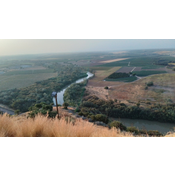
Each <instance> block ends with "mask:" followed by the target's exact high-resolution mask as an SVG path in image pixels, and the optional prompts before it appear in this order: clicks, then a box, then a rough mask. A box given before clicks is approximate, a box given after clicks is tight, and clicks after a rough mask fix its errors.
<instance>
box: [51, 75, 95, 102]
mask: <svg viewBox="0 0 175 175" xmlns="http://www.w3.org/2000/svg"><path fill="white" fill-rule="evenodd" d="M87 75H88V76H87V77H85V78H81V79H78V80H77V81H75V82H73V83H71V84H70V85H68V86H66V87H65V88H64V89H63V90H61V91H60V92H58V93H57V101H58V104H60V105H62V104H63V103H64V92H65V91H66V89H67V88H68V87H70V86H71V85H72V84H74V83H81V82H83V81H84V80H86V79H89V78H91V77H93V76H94V74H92V73H90V72H87ZM53 101H54V104H56V102H55V99H54V98H53Z"/></svg>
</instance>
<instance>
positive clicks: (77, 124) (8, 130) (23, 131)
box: [0, 110, 175, 137]
mask: <svg viewBox="0 0 175 175" xmlns="http://www.w3.org/2000/svg"><path fill="white" fill-rule="evenodd" d="M60 114H61V117H62V118H61V119H60V120H59V119H57V118H55V119H51V118H48V117H47V115H46V116H44V115H41V114H38V115H37V116H36V117H35V118H34V119H32V118H27V117H26V116H27V113H26V114H25V115H23V116H10V117H9V115H7V114H4V115H0V137H136V136H135V135H134V134H133V133H130V132H122V131H120V129H116V128H111V129H109V128H108V127H103V126H97V125H95V124H93V123H90V122H88V121H84V120H82V119H76V120H75V119H74V118H72V115H71V114H69V113H68V112H65V111H64V110H62V111H61V113H60ZM139 136H141V137H142V136H143V135H139ZM147 136H148V135H147ZM174 136H175V133H167V134H166V135H165V137H174ZM137 137H138V135H137Z"/></svg>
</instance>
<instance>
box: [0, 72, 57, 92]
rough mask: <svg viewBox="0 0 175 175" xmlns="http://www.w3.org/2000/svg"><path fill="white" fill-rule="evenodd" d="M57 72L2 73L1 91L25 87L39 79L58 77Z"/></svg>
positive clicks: (0, 76)
mask: <svg viewBox="0 0 175 175" xmlns="http://www.w3.org/2000/svg"><path fill="white" fill-rule="evenodd" d="M56 76H57V73H39V74H38V73H34V74H19V75H8V76H7V75H0V91H2V90H8V89H13V88H23V87H27V86H30V85H32V84H34V83H35V82H37V81H42V80H47V79H49V78H53V77H56Z"/></svg>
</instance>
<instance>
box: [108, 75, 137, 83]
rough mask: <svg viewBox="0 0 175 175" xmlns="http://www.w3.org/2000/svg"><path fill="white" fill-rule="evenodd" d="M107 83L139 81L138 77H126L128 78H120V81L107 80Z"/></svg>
mask: <svg viewBox="0 0 175 175" xmlns="http://www.w3.org/2000/svg"><path fill="white" fill-rule="evenodd" d="M105 80H106V81H121V82H133V81H135V80H137V77H135V76H132V77H126V78H118V79H109V78H107V79H105Z"/></svg>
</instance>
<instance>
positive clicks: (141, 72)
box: [133, 71, 167, 77]
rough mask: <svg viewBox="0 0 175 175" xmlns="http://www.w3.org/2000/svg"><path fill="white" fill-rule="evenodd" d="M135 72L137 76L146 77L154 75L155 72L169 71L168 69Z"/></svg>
mask: <svg viewBox="0 0 175 175" xmlns="http://www.w3.org/2000/svg"><path fill="white" fill-rule="evenodd" d="M133 73H135V74H136V75H137V76H140V77H145V76H149V75H154V74H164V73H167V72H166V71H135V72H133Z"/></svg>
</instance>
